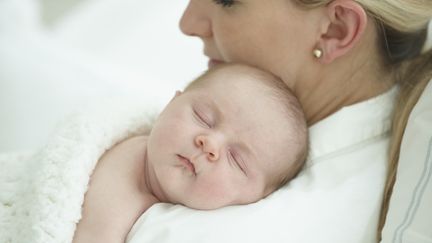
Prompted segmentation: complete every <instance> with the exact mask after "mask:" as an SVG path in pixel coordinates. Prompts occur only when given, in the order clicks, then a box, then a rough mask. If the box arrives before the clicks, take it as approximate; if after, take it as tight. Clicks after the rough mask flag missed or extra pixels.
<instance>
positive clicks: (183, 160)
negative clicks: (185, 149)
mask: <svg viewBox="0 0 432 243" xmlns="http://www.w3.org/2000/svg"><path fill="white" fill-rule="evenodd" d="M177 157H178V158H179V160H180V162H181V163H182V165H183V166H184V167H186V169H188V170H189V171H190V172H192V173H193V174H194V175H195V174H196V173H195V166H194V164H193V163H192V162H191V161H190V160H189V159H188V158H186V157H184V156H182V155H180V154H177Z"/></svg>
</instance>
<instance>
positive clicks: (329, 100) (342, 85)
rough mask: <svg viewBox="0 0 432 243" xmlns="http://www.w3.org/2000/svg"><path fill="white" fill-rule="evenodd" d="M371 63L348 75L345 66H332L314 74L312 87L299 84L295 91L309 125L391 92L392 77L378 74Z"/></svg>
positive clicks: (381, 73)
mask: <svg viewBox="0 0 432 243" xmlns="http://www.w3.org/2000/svg"><path fill="white" fill-rule="evenodd" d="M370 63H371V62H369V63H364V64H363V65H360V67H362V68H359V69H356V70H353V71H352V72H347V68H345V69H344V67H346V66H344V65H339V64H341V63H338V64H337V63H335V65H333V67H337V68H332V67H329V68H328V69H327V70H326V71H325V72H324V71H323V72H320V73H319V74H318V75H315V78H316V80H317V81H315V82H313V83H312V84H313V85H311V86H310V87H305V86H304V85H302V84H303V83H302V82H299V83H298V84H297V87H296V88H295V90H294V92H295V93H296V95H297V97H298V98H299V100H300V103H301V104H302V106H303V109H304V111H305V115H306V119H307V121H308V124H309V125H313V124H315V123H317V122H319V121H320V120H322V119H324V118H326V117H328V116H330V115H331V114H333V113H335V112H337V111H338V110H340V109H341V108H343V107H344V106H348V105H352V104H355V103H358V102H361V101H364V100H367V99H370V98H372V97H375V96H377V95H380V94H382V93H384V92H386V91H387V90H389V89H390V88H391V87H392V86H393V82H392V81H391V78H390V75H389V74H388V73H387V72H385V73H384V72H382V71H381V72H379V71H377V70H376V68H375V67H373V65H372V64H370ZM355 66H357V65H355ZM357 67H358V66H357ZM317 77H319V79H318V78H317ZM307 78H314V77H307ZM309 84H310V83H309Z"/></svg>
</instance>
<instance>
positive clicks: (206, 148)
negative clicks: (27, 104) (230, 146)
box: [195, 135, 220, 162]
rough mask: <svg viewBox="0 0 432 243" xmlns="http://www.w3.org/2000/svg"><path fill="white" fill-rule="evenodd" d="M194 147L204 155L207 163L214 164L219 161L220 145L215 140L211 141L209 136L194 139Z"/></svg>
mask: <svg viewBox="0 0 432 243" xmlns="http://www.w3.org/2000/svg"><path fill="white" fill-rule="evenodd" d="M195 145H196V146H197V147H198V148H200V149H201V150H202V151H203V152H204V153H206V156H207V159H208V160H209V161H211V162H214V161H217V160H218V159H219V156H220V145H219V143H218V142H217V141H216V140H215V139H211V138H210V137H209V136H205V135H199V136H197V137H196V138H195Z"/></svg>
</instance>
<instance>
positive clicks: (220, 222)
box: [128, 88, 397, 243]
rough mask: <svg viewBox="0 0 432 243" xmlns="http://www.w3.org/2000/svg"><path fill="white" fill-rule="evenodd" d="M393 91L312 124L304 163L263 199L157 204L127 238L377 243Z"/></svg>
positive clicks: (133, 242)
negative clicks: (217, 205) (215, 204)
mask: <svg viewBox="0 0 432 243" xmlns="http://www.w3.org/2000/svg"><path fill="white" fill-rule="evenodd" d="M396 93H397V89H396V88H394V89H392V90H391V91H389V92H387V93H385V94H383V95H381V96H378V97H376V98H373V99H371V100H368V101H365V102H362V103H359V104H356V105H352V106H349V107H345V108H343V109H342V110H340V111H338V112H337V113H335V114H333V115H332V116H330V117H328V118H326V119H325V120H323V121H321V122H319V123H317V124H316V125H314V126H312V127H311V128H310V136H311V149H310V156H309V159H308V162H307V166H306V168H305V169H304V170H303V171H302V173H300V175H299V176H298V177H297V178H296V179H294V180H292V181H291V182H290V183H289V184H288V185H287V186H285V187H284V188H282V189H280V190H279V191H277V192H275V193H273V194H272V195H270V196H269V197H267V198H266V199H264V200H261V201H259V202H257V203H254V204H250V205H247V206H231V207H226V208H222V209H219V210H214V211H198V210H192V209H188V208H185V207H183V206H180V205H176V206H173V205H170V204H157V205H154V206H153V207H151V208H150V209H149V210H147V211H146V212H145V213H144V214H143V215H142V216H141V217H140V219H139V220H138V221H137V222H136V224H135V225H134V227H133V228H132V230H131V232H130V234H129V236H128V242H131V243H136V242H140V243H147V242H158V243H171V242H173V243H174V242H176V243H178V242H187V243H191V242H205V243H210V242H215V243H216V242H217V243H220V242H257V243H258V242H259V243H261V242H272V243H276V242H295V243H316V242H320V243H327V242H328V243H338V242H341V243H347V242H349V243H357V242H358V243H367V242H375V239H376V228H377V222H378V216H379V210H380V206H381V197H382V191H383V188H384V183H385V177H386V164H387V146H388V140H389V139H388V130H389V125H390V118H391V110H392V105H393V100H394V97H395V94H396ZM269 240H270V241H269Z"/></svg>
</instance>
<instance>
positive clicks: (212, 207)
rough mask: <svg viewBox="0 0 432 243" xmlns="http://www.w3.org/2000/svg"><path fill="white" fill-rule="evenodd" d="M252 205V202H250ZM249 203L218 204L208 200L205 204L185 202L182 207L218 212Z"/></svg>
mask: <svg viewBox="0 0 432 243" xmlns="http://www.w3.org/2000/svg"><path fill="white" fill-rule="evenodd" d="M250 203H252V202H250ZM242 204H247V203H240V202H217V201H216V200H213V201H211V200H207V201H205V202H202V201H201V202H185V203H182V205H184V206H186V207H188V208H192V209H196V210H216V209H220V208H223V207H228V206H233V205H242Z"/></svg>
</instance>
